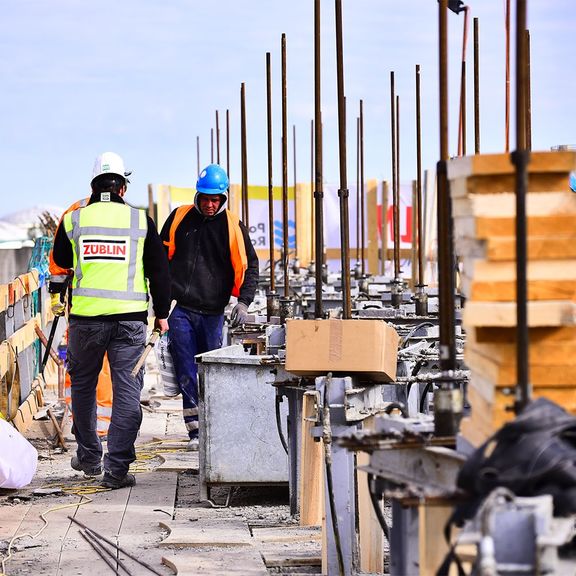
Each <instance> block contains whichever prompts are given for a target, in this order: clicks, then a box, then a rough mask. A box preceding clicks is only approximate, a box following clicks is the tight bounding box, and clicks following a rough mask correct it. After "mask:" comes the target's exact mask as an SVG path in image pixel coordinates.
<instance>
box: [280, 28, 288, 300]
mask: <svg viewBox="0 0 576 576" xmlns="http://www.w3.org/2000/svg"><path fill="white" fill-rule="evenodd" d="M281 48H282V269H283V273H284V298H287V297H288V295H289V290H290V269H289V265H288V264H289V253H290V246H289V242H288V128H287V110H286V100H287V98H286V34H282V41H281Z"/></svg>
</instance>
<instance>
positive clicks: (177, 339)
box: [168, 306, 224, 438]
mask: <svg viewBox="0 0 576 576" xmlns="http://www.w3.org/2000/svg"><path fill="white" fill-rule="evenodd" d="M168 324H169V325H170V344H169V348H170V354H172V360H173V361H174V371H175V372H176V378H177V379H178V386H179V387H180V391H181V392H182V408H183V414H184V423H185V424H186V430H187V431H188V436H189V437H190V438H198V365H197V364H196V361H195V360H194V356H196V354H202V353H203V352H209V351H210V350H215V349H216V348H220V347H221V346H222V328H223V326H224V315H223V314H218V315H211V314H200V313H198V312H192V311H191V310H186V309H185V308H181V307H180V306H175V307H174V310H173V311H172V314H170V318H169V319H168Z"/></svg>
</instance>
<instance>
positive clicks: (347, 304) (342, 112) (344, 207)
mask: <svg viewBox="0 0 576 576" xmlns="http://www.w3.org/2000/svg"><path fill="white" fill-rule="evenodd" d="M335 2H336V76H337V86H338V140H339V143H338V144H339V146H338V150H339V161H340V188H339V190H338V196H339V198H340V252H341V267H342V272H341V274H342V318H343V319H344V320H346V319H350V318H351V317H352V309H351V301H350V252H349V250H350V240H349V232H350V223H349V214H348V196H349V190H348V176H347V172H346V98H345V96H344V62H343V61H344V58H343V52H344V50H343V42H342V36H343V35H342V0H335Z"/></svg>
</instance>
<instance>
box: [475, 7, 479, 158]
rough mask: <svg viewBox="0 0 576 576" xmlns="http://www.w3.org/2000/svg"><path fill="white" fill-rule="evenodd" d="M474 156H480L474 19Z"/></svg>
mask: <svg viewBox="0 0 576 576" xmlns="http://www.w3.org/2000/svg"><path fill="white" fill-rule="evenodd" d="M474 154H480V36H479V32H478V18H474Z"/></svg>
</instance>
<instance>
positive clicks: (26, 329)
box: [7, 314, 40, 352]
mask: <svg viewBox="0 0 576 576" xmlns="http://www.w3.org/2000/svg"><path fill="white" fill-rule="evenodd" d="M39 325H40V314H36V316H34V318H31V319H30V320H28V322H26V324H24V326H22V327H21V328H19V329H18V330H16V332H14V334H12V336H10V337H9V338H8V339H7V341H8V342H10V344H12V346H13V347H14V349H15V350H18V352H21V351H22V350H24V349H25V348H28V346H30V345H32V344H33V343H34V342H35V341H36V340H37V339H38V336H37V335H36V326H39Z"/></svg>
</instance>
